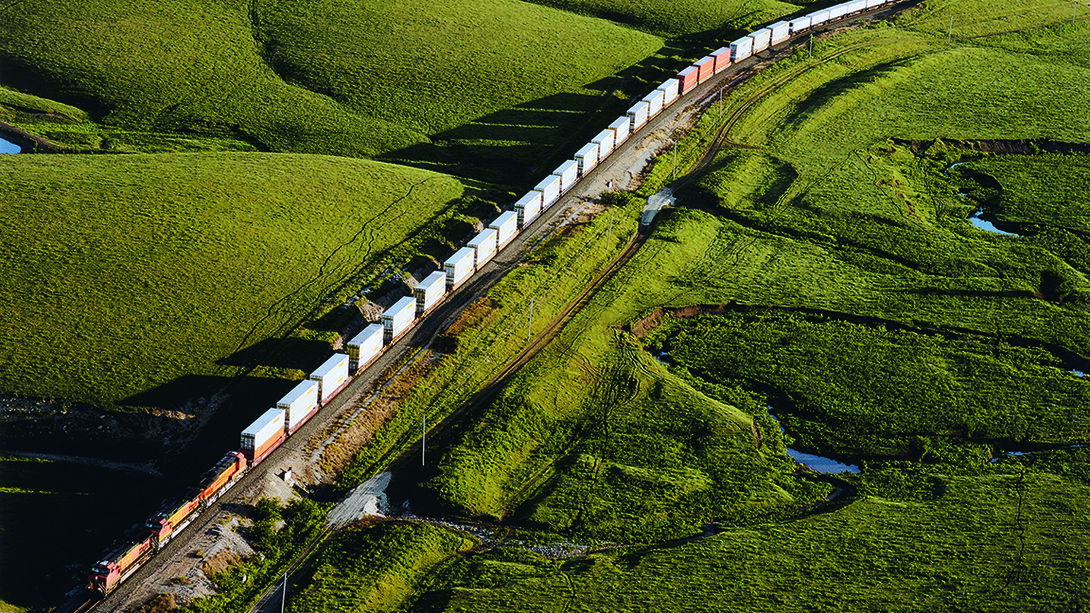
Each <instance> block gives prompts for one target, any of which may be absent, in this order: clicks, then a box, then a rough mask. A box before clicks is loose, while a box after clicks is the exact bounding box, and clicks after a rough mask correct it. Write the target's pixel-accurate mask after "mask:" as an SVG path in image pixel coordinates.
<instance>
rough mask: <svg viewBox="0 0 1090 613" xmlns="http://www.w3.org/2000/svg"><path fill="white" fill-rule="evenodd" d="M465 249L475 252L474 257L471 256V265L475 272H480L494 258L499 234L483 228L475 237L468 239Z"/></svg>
mask: <svg viewBox="0 0 1090 613" xmlns="http://www.w3.org/2000/svg"><path fill="white" fill-rule="evenodd" d="M466 247H469V248H470V249H472V250H474V251H475V252H476V255H474V256H473V265H474V266H475V267H476V269H477V270H480V269H481V267H482V266H484V265H485V264H487V263H488V261H489V260H491V259H492V258H493V257H495V256H496V249H497V248H498V247H499V233H498V232H496V231H495V230H493V229H492V228H485V229H484V230H481V231H480V232H478V233H477V236H474V237H473V238H472V239H470V241H469V243H467V244H466Z"/></svg>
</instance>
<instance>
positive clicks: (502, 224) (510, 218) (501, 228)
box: [488, 211, 519, 249]
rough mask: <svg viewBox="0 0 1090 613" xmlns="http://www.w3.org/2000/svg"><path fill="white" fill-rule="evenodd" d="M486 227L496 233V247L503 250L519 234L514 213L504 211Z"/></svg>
mask: <svg viewBox="0 0 1090 613" xmlns="http://www.w3.org/2000/svg"><path fill="white" fill-rule="evenodd" d="M488 227H489V228H492V229H493V230H495V231H496V245H497V247H499V248H500V249H503V248H504V247H506V246H507V243H510V242H511V239H513V238H515V235H516V234H518V232H519V226H518V214H517V213H515V212H514V211H504V212H503V213H500V216H499V217H497V218H496V219H495V220H493V221H492V223H490V224H488Z"/></svg>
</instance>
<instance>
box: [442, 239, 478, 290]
mask: <svg viewBox="0 0 1090 613" xmlns="http://www.w3.org/2000/svg"><path fill="white" fill-rule="evenodd" d="M475 257H477V252H476V251H474V250H473V249H470V248H469V247H462V248H461V249H459V250H458V251H457V252H456V253H455V254H454V255H452V256H450V257H449V258H447V261H446V262H443V270H444V271H446V273H447V291H450V290H452V289H454V288H456V287H458V286H459V285H461V284H462V283H463V282H464V281H465V280H466V279H468V278H469V275H471V274H473V258H475Z"/></svg>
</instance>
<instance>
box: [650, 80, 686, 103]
mask: <svg viewBox="0 0 1090 613" xmlns="http://www.w3.org/2000/svg"><path fill="white" fill-rule="evenodd" d="M655 89H657V90H658V91H660V92H662V106H663V108H665V107H668V106H670V105H671V104H673V103H674V101H675V100H677V99H678V98H679V97H680V96H681V81H678V80H677V79H666V81H664V82H663V84H662V85H659V86H658V87H657V88H655Z"/></svg>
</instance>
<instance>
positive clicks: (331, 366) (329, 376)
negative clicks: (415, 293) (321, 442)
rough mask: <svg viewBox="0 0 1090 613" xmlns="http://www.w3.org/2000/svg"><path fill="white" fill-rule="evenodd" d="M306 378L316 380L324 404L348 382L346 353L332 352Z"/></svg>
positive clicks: (412, 302) (412, 303) (411, 300)
mask: <svg viewBox="0 0 1090 613" xmlns="http://www.w3.org/2000/svg"><path fill="white" fill-rule="evenodd" d="M406 299H407V300H410V303H409V304H411V305H415V304H416V301H415V300H413V299H412V298H407V297H406V298H402V300H406ZM409 321H412V319H410V320H409ZM307 378H308V379H311V380H313V381H317V382H318V395H319V396H320V397H321V399H322V404H325V403H326V401H328V400H329V399H330V398H332V397H333V396H334V395H336V394H337V392H339V391H341V388H342V387H344V386H345V385H347V384H348V354H347V353H334V354H333V355H331V356H329V359H328V360H326V361H325V362H322V365H321V366H319V367H318V368H317V369H315V370H314V372H312V373H310V375H309V376H308V377H307Z"/></svg>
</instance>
